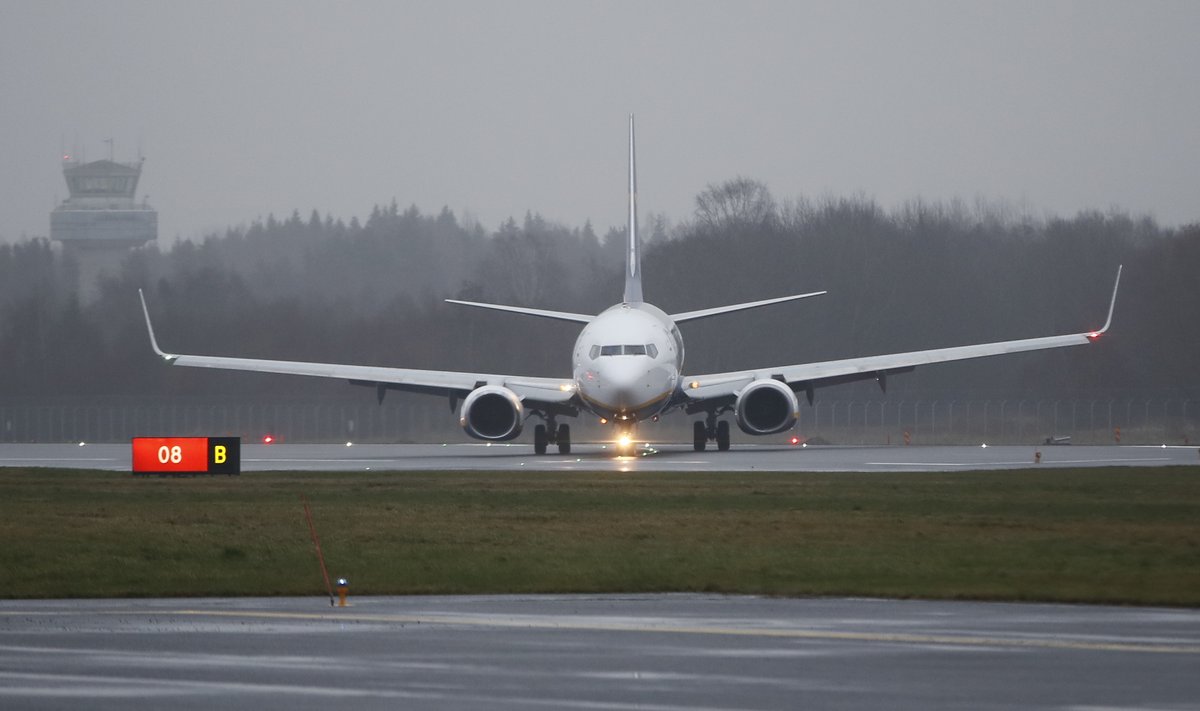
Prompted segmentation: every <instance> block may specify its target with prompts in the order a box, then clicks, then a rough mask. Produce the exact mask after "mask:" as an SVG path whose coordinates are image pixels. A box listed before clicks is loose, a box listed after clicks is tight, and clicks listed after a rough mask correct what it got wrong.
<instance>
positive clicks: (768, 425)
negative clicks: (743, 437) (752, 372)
mask: <svg viewBox="0 0 1200 711" xmlns="http://www.w3.org/2000/svg"><path fill="white" fill-rule="evenodd" d="M734 410H735V411H736V413H737V424H738V427H740V428H741V430H742V432H745V433H746V434H751V435H769V434H775V433H777V432H784V431H786V430H790V429H791V428H792V426H793V425H795V424H796V415H797V413H798V412H799V410H800V403H799V402H798V401H797V400H796V393H794V392H792V389H791V388H789V387H788V386H787V383H782V382H780V381H778V380H755V381H754V382H753V383H750V384H749V385H747V386H746V388H745V389H744V390H742V392H741V393H739V394H738V398H737V404H735V405H734Z"/></svg>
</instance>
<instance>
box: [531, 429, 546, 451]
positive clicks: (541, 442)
mask: <svg viewBox="0 0 1200 711" xmlns="http://www.w3.org/2000/svg"><path fill="white" fill-rule="evenodd" d="M533 453H534V454H545V453H546V426H545V425H538V426H537V427H534V428H533Z"/></svg>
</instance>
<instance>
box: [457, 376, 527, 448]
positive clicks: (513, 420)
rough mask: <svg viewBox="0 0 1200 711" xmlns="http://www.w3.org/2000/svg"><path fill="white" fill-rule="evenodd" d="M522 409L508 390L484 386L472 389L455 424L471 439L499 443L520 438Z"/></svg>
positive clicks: (523, 413) (519, 401) (523, 410)
mask: <svg viewBox="0 0 1200 711" xmlns="http://www.w3.org/2000/svg"><path fill="white" fill-rule="evenodd" d="M524 415H525V408H524V406H523V405H522V404H521V398H519V397H517V394H516V393H514V392H513V391H512V390H509V389H508V388H505V387H501V386H499V385H487V386H484V387H482V388H475V389H474V390H472V391H471V394H470V395H467V399H466V400H463V404H462V410H461V411H460V414H459V416H458V424H459V425H461V426H462V428H463V430H465V431H466V433H467V434H468V435H470V436H471V437H474V438H475V439H485V440H488V441H490V442H503V441H506V440H510V439H514V438H516V437H517V435H519V434H521V427H522V425H523V421H524Z"/></svg>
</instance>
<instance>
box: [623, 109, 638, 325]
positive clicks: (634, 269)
mask: <svg viewBox="0 0 1200 711" xmlns="http://www.w3.org/2000/svg"><path fill="white" fill-rule="evenodd" d="M628 236H629V245H628V249H627V252H628V253H627V254H626V255H625V261H626V264H625V297H624V299H623V301H625V302H626V303H631V302H639V301H641V300H642V249H641V244H640V243H639V242H638V233H637V160H636V159H635V156H634V150H633V114H629V230H628Z"/></svg>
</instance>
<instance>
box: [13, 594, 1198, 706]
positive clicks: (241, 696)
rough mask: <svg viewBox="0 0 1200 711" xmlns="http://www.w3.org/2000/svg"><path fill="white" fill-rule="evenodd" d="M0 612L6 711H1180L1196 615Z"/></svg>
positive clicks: (209, 608) (844, 606)
mask: <svg viewBox="0 0 1200 711" xmlns="http://www.w3.org/2000/svg"><path fill="white" fill-rule="evenodd" d="M351 603H352V604H351V606H350V607H346V608H331V607H329V604H328V601H326V600H324V599H321V598H307V599H299V598H287V599H261V598H260V599H204V600H186V599H181V600H107V601H95V600H74V601H0V706H3V707H5V708H26V709H29V708H63V707H69V706H87V707H88V708H94V709H122V710H123V711H124V710H126V709H129V708H164V707H168V706H169V707H170V708H172V709H177V710H182V709H192V708H248V707H254V708H257V709H272V708H288V709H295V708H338V707H346V706H350V707H353V708H397V707H403V708H407V709H426V708H428V709H446V708H455V709H496V708H521V709H525V708H563V709H658V710H673V709H793V708H825V709H878V708H891V709H937V708H984V709H986V708H1022V709H1084V708H1105V709H1134V708H1138V709H1149V708H1154V709H1166V708H1170V709H1181V708H1195V707H1196V706H1195V704H1196V700H1197V699H1198V698H1200V675H1197V674H1196V673H1195V672H1196V669H1197V668H1198V666H1200V611H1195V610H1175V609H1137V608H1116V607H1085V606H1069V605H1014V604H996V603H968V602H925V601H887V600H867V599H806V600H779V599H765V598H755V597H725V596H704V595H654V596H523V597H517V596H506V597H412V598H392V597H386V598H385V597H379V598H357V599H356V598H352V599H351Z"/></svg>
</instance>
